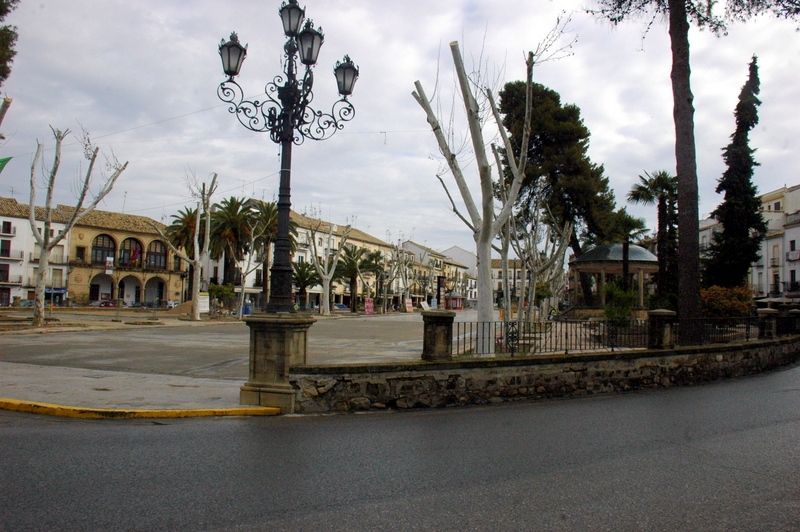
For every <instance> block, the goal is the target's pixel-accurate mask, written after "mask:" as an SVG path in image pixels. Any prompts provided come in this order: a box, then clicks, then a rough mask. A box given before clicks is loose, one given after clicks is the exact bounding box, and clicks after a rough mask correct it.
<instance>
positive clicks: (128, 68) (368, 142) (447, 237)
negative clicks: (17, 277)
mask: <svg viewBox="0 0 800 532" xmlns="http://www.w3.org/2000/svg"><path fill="white" fill-rule="evenodd" d="M300 5H301V6H305V7H306V17H307V18H310V19H312V20H313V21H314V23H315V26H316V27H321V28H322V30H323V32H324V34H325V42H324V44H323V46H322V51H321V53H320V58H319V60H318V63H317V66H316V67H315V82H314V102H313V106H314V107H315V108H316V109H318V110H321V111H323V112H327V111H329V110H330V108H331V106H332V105H333V103H334V102H335V101H336V100H337V99H338V96H337V94H336V84H335V81H334V77H333V74H332V69H333V65H334V63H335V62H336V61H337V60H341V59H342V58H343V56H344V55H345V54H349V55H350V57H351V58H352V59H353V61H354V62H355V63H356V64H357V65H358V66H359V69H360V76H359V79H358V82H357V83H356V87H355V92H354V94H353V95H352V96H351V97H350V101H351V102H352V103H353V105H354V107H355V109H356V115H355V118H354V119H353V120H352V121H351V122H349V123H347V124H346V125H345V128H344V129H343V130H342V131H339V132H337V133H336V134H335V135H334V136H333V137H332V138H330V139H328V140H324V141H319V142H316V141H312V140H307V141H306V142H305V143H304V144H302V145H301V146H295V147H294V149H293V160H292V208H293V209H294V210H296V211H297V212H300V213H306V214H308V215H314V216H316V217H320V218H322V219H325V220H328V221H331V222H333V223H336V224H347V223H349V224H351V225H353V226H354V227H357V228H358V229H360V230H362V231H366V232H367V233H369V234H371V235H373V236H375V237H377V238H380V239H382V240H385V241H388V242H396V241H397V240H398V239H411V240H414V241H415V242H418V243H420V244H423V245H426V246H428V247H431V248H433V249H436V250H444V249H446V248H449V247H451V246H454V245H457V246H460V247H462V248H464V249H467V250H471V251H474V241H473V239H472V234H471V232H470V231H469V230H468V229H467V227H466V226H465V225H464V224H463V222H462V221H461V220H459V219H458V218H457V217H456V215H455V214H454V213H453V212H452V209H451V207H450V203H449V201H448V199H447V196H446V194H445V192H444V189H443V188H442V185H441V184H440V183H439V181H438V180H437V179H436V174H437V173H441V172H443V171H445V175H444V179H445V182H446V183H447V184H448V185H449V187H450V190H451V191H452V194H453V196H454V197H455V198H456V200H459V196H458V193H457V189H456V187H455V184H454V183H453V181H452V176H450V175H449V173H447V172H446V165H445V164H444V161H443V159H442V156H441V155H440V153H439V151H438V146H437V143H436V140H435V138H434V136H433V134H432V132H431V130H430V127H429V126H428V124H427V122H426V119H425V113H424V111H423V110H422V108H421V107H420V106H419V105H418V104H417V103H416V101H415V100H414V99H413V97H412V96H411V92H412V91H413V90H414V82H415V81H417V80H419V81H420V83H421V84H422V86H423V88H424V89H425V91H426V93H427V94H428V96H429V97H431V99H432V100H434V102H435V105H436V106H437V108H438V109H440V111H441V115H440V116H441V118H442V121H443V122H444V123H447V124H452V132H453V134H454V138H455V142H456V143H457V144H459V145H462V144H463V142H465V141H466V140H467V137H466V135H465V128H466V126H465V123H464V118H463V117H464V112H463V104H462V103H461V100H460V98H459V97H458V96H456V88H455V78H454V74H453V62H452V57H451V55H450V47H449V43H450V42H451V41H458V42H459V46H460V49H461V51H462V53H463V55H464V58H465V63H466V65H467V68H468V70H470V71H471V72H478V71H480V72H482V74H483V79H485V80H486V81H487V83H488V84H489V85H491V86H493V87H494V88H495V89H499V88H501V87H502V84H503V83H505V82H508V81H516V80H522V79H524V75H525V64H524V59H525V55H526V53H527V51H528V50H532V49H535V48H536V47H537V45H538V44H539V43H540V42H542V41H543V40H544V38H545V36H546V35H547V33H548V32H549V31H550V30H551V29H552V28H553V27H554V26H555V24H556V21H557V19H558V18H559V16H566V17H568V18H569V23H568V25H567V26H566V30H565V33H564V35H563V36H562V40H561V41H560V42H561V44H567V43H569V42H573V44H572V46H571V48H570V50H569V54H568V55H566V56H565V57H562V58H561V59H558V60H553V61H547V62H542V63H541V64H538V65H537V66H536V67H535V69H534V79H535V81H537V82H538V83H542V84H543V85H545V86H547V87H549V88H550V89H553V90H555V91H557V92H558V93H559V94H560V95H561V98H562V102H563V103H565V104H574V105H577V106H578V107H579V108H580V109H581V116H582V118H583V120H584V123H585V125H586V126H587V127H588V128H589V130H590V132H591V135H592V136H591V141H590V147H589V156H590V158H591V159H592V161H593V162H594V163H596V164H602V165H603V166H604V168H605V175H606V176H607V177H608V178H609V181H610V187H611V189H612V190H613V191H614V193H615V195H616V199H617V206H618V207H622V206H626V205H627V204H626V195H627V193H628V191H629V190H630V189H631V187H632V186H633V185H634V184H635V183H636V182H637V181H638V176H639V175H642V174H643V173H644V172H645V171H647V172H654V171H659V170H667V171H669V172H671V173H674V171H675V161H674V126H673V122H672V93H671V88H670V78H669V72H670V53H669V39H668V36H667V26H666V23H665V22H664V21H663V20H656V21H655V23H654V24H653V25H652V27H651V28H650V30H649V31H646V30H647V23H648V20H647V19H634V20H632V21H629V22H626V23H623V24H621V25H619V26H612V25H610V24H609V23H608V22H606V21H603V20H598V19H597V18H595V17H592V16H591V15H589V14H586V13H585V9H586V8H591V7H593V6H595V4H594V1H593V0H560V1H558V2H556V1H549V0H504V1H503V2H497V1H496V0H428V1H427V2H424V3H422V2H419V1H411V0H395V1H393V2H384V1H375V0H372V1H370V0H347V1H344V0H325V1H324V2H323V1H318V0H317V1H315V0H308V1H305V2H301V3H300ZM279 7H280V1H274V2H264V1H263V0H262V1H249V0H237V1H236V2H235V3H234V2H229V1H221V0H191V1H188V0H187V1H181V0H169V1H163V0H159V1H154V0H137V1H136V2H130V1H117V0H80V1H77V2H76V1H75V0H40V1H35V2H34V1H29V0H22V1H21V3H20V5H19V7H18V8H17V9H16V10H15V11H14V12H12V13H11V14H10V15H9V16H8V18H7V19H6V23H9V24H13V25H15V26H17V30H18V32H19V41H18V43H17V46H16V49H17V56H16V58H15V60H14V63H13V65H12V72H11V76H10V77H9V79H8V80H7V81H6V82H5V84H4V85H3V87H2V91H3V93H4V95H6V96H7V97H9V98H12V99H13V103H12V105H11V107H10V109H9V112H8V114H7V115H6V118H5V120H4V122H3V124H2V127H0V130H1V131H2V133H3V134H4V135H5V136H6V140H5V141H3V142H2V144H0V157H12V160H11V161H10V162H9V163H8V165H7V166H6V167H5V169H4V170H3V171H2V173H0V196H4V197H14V198H16V199H17V200H18V201H20V202H25V203H27V201H28V195H29V180H30V175H31V163H32V160H33V154H34V153H35V150H36V143H37V141H39V142H42V143H43V144H44V146H45V152H44V158H43V162H44V163H45V164H44V165H43V166H42V167H49V166H50V165H51V164H52V160H53V147H54V144H55V143H54V140H53V135H52V133H51V130H50V127H51V126H52V127H53V128H57V129H61V130H64V129H70V130H71V131H72V132H73V133H77V134H80V132H81V128H85V129H86V130H87V131H88V132H89V134H90V137H91V139H92V141H93V142H94V143H95V145H97V146H98V147H100V149H101V152H102V153H103V154H105V155H106V156H110V155H112V154H113V156H114V157H116V158H117V159H118V160H119V161H120V162H125V161H127V162H128V163H129V164H128V168H127V170H126V171H125V172H124V173H123V174H122V175H121V176H120V178H119V180H118V181H117V184H116V186H115V188H114V190H113V191H112V192H111V193H110V194H109V195H108V196H107V197H106V198H105V200H104V201H103V202H102V203H101V204H100V206H99V207H98V208H100V209H103V210H111V211H119V212H125V213H130V214H138V215H143V216H148V217H150V218H153V219H155V220H159V221H162V222H164V223H167V224H168V223H170V221H171V216H172V215H174V214H176V213H177V212H178V211H179V210H180V209H183V208H185V207H193V206H194V204H195V202H196V200H195V199H193V198H192V195H191V193H190V189H189V186H188V183H189V182H190V181H192V180H196V181H208V180H210V176H211V175H212V174H213V173H217V174H218V175H219V177H218V181H219V187H218V191H217V194H216V195H215V197H214V198H213V199H214V200H215V201H221V200H222V199H224V198H227V197H230V196H237V197H254V198H257V199H263V200H267V201H272V200H275V199H277V193H278V172H279V167H280V165H279V162H280V150H279V147H278V145H276V144H274V143H273V142H272V141H270V139H269V135H268V134H265V133H254V132H252V131H249V130H247V129H245V128H244V127H243V126H242V125H240V124H239V122H238V120H237V119H236V117H235V116H234V115H232V114H231V113H230V112H229V111H228V106H227V105H226V104H224V103H223V102H221V101H220V100H219V99H218V97H217V87H218V85H219V83H220V82H222V81H223V80H224V76H223V74H222V68H221V63H220V58H219V54H218V51H217V47H218V45H219V43H220V40H221V39H223V38H225V40H227V38H228V37H229V35H230V33H231V32H232V31H236V32H237V33H238V35H239V38H240V40H241V41H242V42H243V43H247V44H248V55H247V59H246V60H245V62H244V66H243V68H242V72H241V75H240V76H239V77H238V78H237V81H238V82H239V83H240V85H241V86H242V87H243V89H244V91H245V94H246V96H247V97H248V98H249V99H261V100H263V99H264V87H265V85H266V83H268V82H269V81H271V80H272V79H273V78H274V77H275V76H278V75H279V74H281V72H282V54H283V44H284V42H285V37H284V36H283V31H282V27H281V23H280V18H279V16H278V9H279ZM562 13H564V15H562ZM798 26H800V24H798V23H793V22H789V21H780V20H776V19H774V18H772V17H768V16H767V17H762V18H759V19H756V20H752V21H749V22H748V23H746V24H744V23H734V24H730V25H729V28H728V34H727V35H726V36H721V37H717V36H715V35H713V34H712V33H710V32H708V31H705V32H704V31H700V30H697V29H694V28H693V29H692V32H691V35H690V42H691V54H692V56H691V61H692V80H691V82H692V90H693V92H694V95H695V109H696V113H695V127H696V131H695V135H696V138H697V163H698V185H699V196H700V197H699V200H700V213H701V216H703V217H705V216H707V215H708V214H709V213H710V212H711V211H712V210H713V209H714V208H715V207H716V205H717V204H718V203H719V202H720V201H721V198H720V196H719V195H718V194H716V193H715V191H714V189H715V187H716V184H717V180H718V179H719V177H720V176H721V175H722V172H723V171H724V170H725V166H724V163H723V161H722V157H721V150H722V148H723V147H725V146H726V145H727V144H728V142H729V140H730V135H731V134H732V133H733V131H734V127H735V123H734V117H733V111H734V109H735V106H736V102H737V99H738V95H739V92H740V90H741V87H742V85H743V84H744V83H745V81H746V79H747V75H748V63H749V62H750V59H751V57H752V56H753V55H754V54H755V55H757V56H758V64H759V74H760V80H761V94H760V98H761V100H762V102H763V104H762V105H761V107H760V108H759V116H760V122H759V124H758V126H757V128H756V129H755V130H754V131H753V132H752V133H751V144H750V145H751V147H753V148H755V149H757V152H756V159H757V161H758V162H759V163H760V164H761V165H760V166H759V167H758V168H756V173H755V176H754V183H755V185H756V186H757V187H758V190H759V192H760V193H764V192H768V191H771V190H775V189H778V188H780V187H782V186H784V185H787V186H792V185H794V184H798V181H799V180H798V179H797V174H796V172H795V170H794V169H797V168H800V145H799V144H800V140H798V135H797V130H798V128H799V127H800V123H799V122H798V118H800V75H798V72H800V33H798V31H797V28H798ZM451 117H452V118H451ZM491 131H492V128H491V127H490V126H489V125H487V138H486V140H487V142H491V141H497V139H496V137H493V134H492V133H491ZM77 140H78V139H77V137H75V136H72V137H70V140H69V142H65V145H64V152H63V156H62V163H61V167H60V171H59V174H58V180H57V188H56V202H58V203H64V204H69V205H74V203H75V192H76V180H78V179H80V178H81V177H82V175H83V172H85V171H86V161H85V159H83V151H82V148H81V146H80V144H79V143H78V141H77ZM459 153H460V160H462V162H463V165H464V167H465V173H466V175H467V179H468V181H469V182H470V186H471V187H472V190H473V194H475V196H476V198H477V197H478V194H479V193H478V176H477V172H476V171H475V168H474V166H473V165H471V164H470V162H471V160H472V159H473V158H474V155H473V154H472V152H471V150H470V149H469V148H466V149H463V150H461V151H460V152H459ZM39 170H40V171H41V168H40V169H39ZM101 180H102V175H100V173H96V176H95V181H96V183H99V182H100V181H101ZM38 181H39V183H41V182H42V180H41V178H39V179H38ZM98 186H99V185H97V186H95V188H94V190H96V189H97V187H98ZM38 197H39V199H40V201H39V202H38V204H40V205H41V204H42V203H41V198H43V192H42V191H39V193H38ZM458 202H459V204H460V203H461V202H460V201H458ZM627 207H628V211H629V212H630V213H631V214H633V215H634V216H637V217H641V218H644V219H645V220H646V223H647V225H648V227H649V228H651V229H654V228H655V225H656V212H655V207H652V206H651V207H646V206H636V205H627ZM462 212H466V211H464V210H463V209H462Z"/></svg>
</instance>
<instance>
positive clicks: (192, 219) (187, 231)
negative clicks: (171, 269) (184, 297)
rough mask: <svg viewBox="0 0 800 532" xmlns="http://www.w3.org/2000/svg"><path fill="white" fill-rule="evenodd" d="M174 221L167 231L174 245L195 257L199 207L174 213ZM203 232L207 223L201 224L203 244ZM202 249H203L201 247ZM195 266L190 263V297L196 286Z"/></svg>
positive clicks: (187, 208) (188, 287)
mask: <svg viewBox="0 0 800 532" xmlns="http://www.w3.org/2000/svg"><path fill="white" fill-rule="evenodd" d="M172 218H173V220H172V223H171V224H170V225H169V226H167V229H166V231H165V233H166V236H167V237H168V238H169V240H170V242H172V245H174V246H175V247H176V248H178V249H180V250H183V252H184V253H185V254H186V256H188V257H189V258H190V259H194V228H195V224H196V223H197V209H192V208H189V207H186V208H185V209H183V210H182V211H178V214H173V215H172ZM203 233H205V225H204V224H201V225H200V242H201V245H202V242H203ZM201 251H202V249H201ZM193 272H194V266H192V264H191V263H190V264H189V277H188V279H189V284H188V286H187V293H188V294H190V296H189V299H191V294H194V291H193V287H194V275H193Z"/></svg>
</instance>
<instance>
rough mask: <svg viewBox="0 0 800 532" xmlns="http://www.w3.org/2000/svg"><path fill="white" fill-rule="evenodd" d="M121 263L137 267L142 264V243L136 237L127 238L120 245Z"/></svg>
mask: <svg viewBox="0 0 800 532" xmlns="http://www.w3.org/2000/svg"><path fill="white" fill-rule="evenodd" d="M119 265H120V266H132V267H137V266H141V265H142V245H141V244H140V243H139V241H138V240H136V239H134V238H126V239H125V240H123V241H122V245H121V246H120V247H119Z"/></svg>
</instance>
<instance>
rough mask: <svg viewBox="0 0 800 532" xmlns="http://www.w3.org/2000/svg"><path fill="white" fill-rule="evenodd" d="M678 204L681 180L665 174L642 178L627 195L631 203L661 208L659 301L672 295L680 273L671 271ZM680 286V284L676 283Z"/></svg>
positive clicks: (659, 217)
mask: <svg viewBox="0 0 800 532" xmlns="http://www.w3.org/2000/svg"><path fill="white" fill-rule="evenodd" d="M677 200H678V178H677V177H675V176H673V175H670V173H669V172H667V171H665V170H659V171H657V172H653V173H652V174H649V173H647V172H645V173H644V175H643V176H641V175H640V176H639V183H637V184H635V185H633V187H632V188H631V191H630V192H628V201H629V202H631V203H641V204H643V205H653V204H656V205H657V208H658V229H657V231H656V255H657V256H658V275H657V276H656V281H657V283H656V295H657V296H658V298H659V299H660V300H663V299H664V298H666V296H667V294H668V293H670V287H671V285H672V284H673V283H671V282H670V281H669V280H670V279H671V278H672V277H674V276H675V275H676V274H677V272H676V271H671V270H672V268H671V267H670V266H671V264H672V263H674V262H675V261H670V248H671V247H672V246H671V245H670V240H671V239H670V235H671V234H672V235H674V234H675V233H676V231H675V227H676V225H677V214H676V207H675V206H676V202H677ZM674 284H677V283H674Z"/></svg>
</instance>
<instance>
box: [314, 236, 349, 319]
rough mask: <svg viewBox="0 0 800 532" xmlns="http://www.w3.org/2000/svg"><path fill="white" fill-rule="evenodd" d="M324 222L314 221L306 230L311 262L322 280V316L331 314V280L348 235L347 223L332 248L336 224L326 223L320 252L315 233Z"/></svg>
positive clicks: (320, 305) (320, 311)
mask: <svg viewBox="0 0 800 532" xmlns="http://www.w3.org/2000/svg"><path fill="white" fill-rule="evenodd" d="M323 225H324V223H323V222H322V221H320V220H317V221H316V224H315V225H314V226H313V227H309V228H308V231H309V233H310V234H311V247H312V249H313V250H314V257H313V259H312V264H314V268H315V269H316V270H317V275H319V278H320V279H321V280H322V299H321V301H320V304H319V313H320V314H322V315H323V316H330V315H331V281H332V280H333V277H334V275H336V266H337V264H339V257H340V255H341V253H342V250H343V249H344V245H345V244H346V243H347V237H348V236H350V226H349V225H347V226H345V228H344V229H343V230H342V236H341V238H340V240H339V245H338V246H336V247H335V249H334V236H333V233H334V231H336V226H335V225H333V224H327V225H328V227H327V234H326V235H325V247H324V249H323V250H322V253H320V250H319V249H318V248H317V235H318V234H319V233H320V232H322V230H323Z"/></svg>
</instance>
